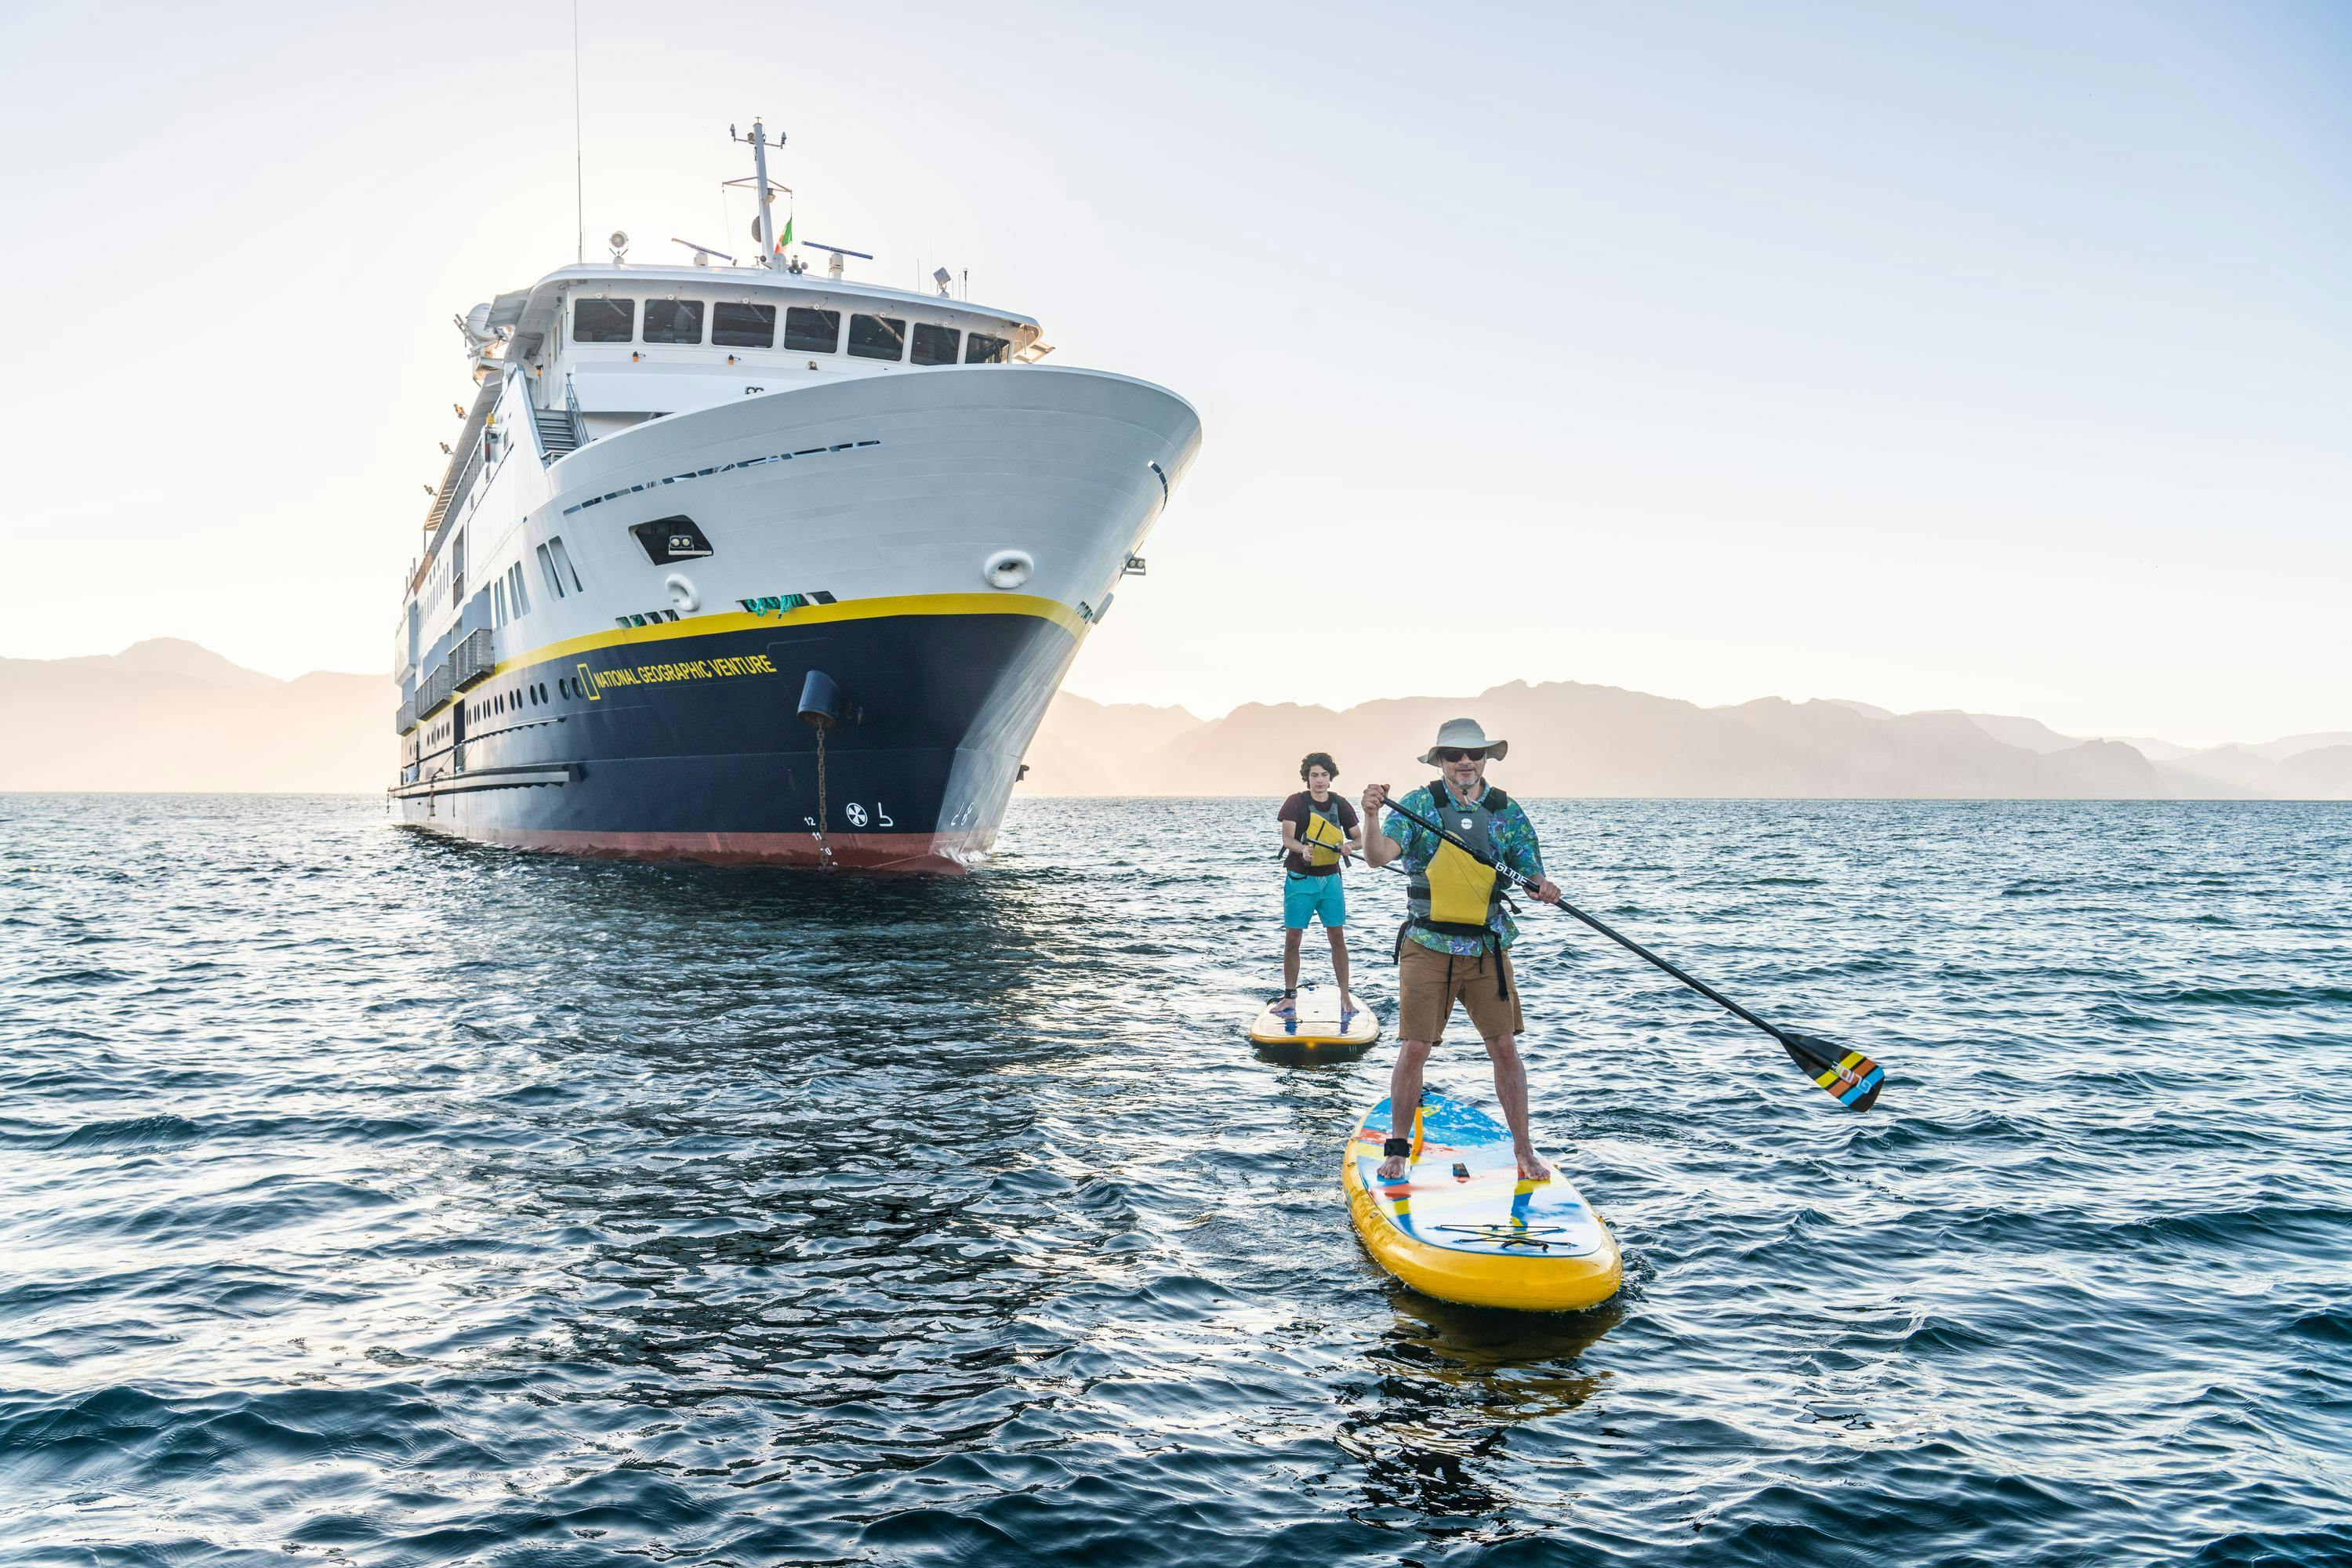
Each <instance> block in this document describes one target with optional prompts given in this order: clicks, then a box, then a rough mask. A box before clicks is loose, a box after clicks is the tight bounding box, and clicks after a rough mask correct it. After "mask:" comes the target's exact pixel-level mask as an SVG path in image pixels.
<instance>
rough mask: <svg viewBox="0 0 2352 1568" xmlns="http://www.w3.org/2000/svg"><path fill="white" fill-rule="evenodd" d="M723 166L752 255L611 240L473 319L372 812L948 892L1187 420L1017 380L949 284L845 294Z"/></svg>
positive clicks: (1194, 445)
mask: <svg viewBox="0 0 2352 1568" xmlns="http://www.w3.org/2000/svg"><path fill="white" fill-rule="evenodd" d="M736 140H737V141H739V142H746V143H748V144H749V147H750V150H751V161H752V177H751V180H749V181H745V182H738V184H748V185H750V186H751V189H752V190H753V192H754V193H755V195H756V198H757V205H758V211H759V214H760V216H759V217H758V218H757V219H756V220H755V226H754V243H753V246H752V247H751V249H753V250H755V251H756V252H757V253H758V254H757V255H756V257H754V258H745V259H743V260H740V261H738V260H736V259H735V258H730V257H728V256H726V255H724V254H723V253H720V252H719V251H716V250H714V249H711V248H709V247H690V246H688V247H687V248H686V249H685V250H681V251H680V253H679V254H678V255H677V257H676V258H675V264H674V265H673V264H670V262H671V260H672V258H668V257H664V258H662V259H661V261H660V262H659V263H657V264H655V265H646V264H642V263H639V262H632V261H629V260H627V259H626V247H627V246H628V240H627V237H625V236H624V235H620V234H615V235H614V236H613V239H612V243H611V246H610V247H609V248H610V249H611V250H612V253H613V255H612V259H611V261H609V262H599V263H593V264H581V265H574V266H572V267H566V268H560V269H558V270H556V271H553V272H551V273H549V274H548V275H547V276H546V277H544V278H541V279H540V280H539V281H538V282H536V283H534V284H532V285H531V286H530V288H528V289H519V290H517V291H515V292H513V293H509V294H501V295H499V296H498V297H497V298H496V299H495V300H491V301H490V302H489V303H488V304H487V305H478V306H476V307H475V308H474V309H473V310H472V311H471V312H469V313H468V314H467V315H466V316H463V317H461V318H459V321H458V325H459V327H460V329H461V331H463V332H464V334H465V339H466V345H467V353H468V354H469V356H470V358H471V362H472V372H473V377H474V381H475V383H476V386H477V391H476V393H475V395H474V398H473V401H472V404H471V405H470V406H467V405H464V404H458V405H456V412H457V415H459V416H462V419H463V425H462V427H461V428H460V429H459V431H458V434H457V439H456V440H455V441H454V442H452V443H450V458H449V463H448V468H447V471H446V473H445V474H444V476H443V478H442V480H441V484H440V486H439V488H438V489H437V490H436V493H435V494H434V497H433V501H432V509H431V510H430V512H429V513H428V514H427V516H426V519H425V531H426V533H427V535H428V537H427V540H426V542H425V549H424V552H423V553H422V555H421V556H420V558H419V559H418V561H417V562H416V563H415V567H414V569H413V570H412V571H411V572H410V574H409V575H408V577H407V580H406V584H405V591H404V602H403V604H402V605H401V612H400V620H399V624H398V626H397V627H396V628H395V630H394V645H393V663H394V671H395V675H396V679H397V680H398V682H399V686H400V692H401V703H400V710H399V715H398V718H397V721H396V723H397V728H398V731H399V735H400V772H399V778H398V781H397V783H396V784H394V785H393V786H392V791H391V793H392V795H393V796H394V800H395V801H396V802H397V810H398V811H399V813H400V815H401V817H402V819H403V820H404V821H405V822H407V823H411V824H414V825H415V826H418V827H420V828H424V829H429V830H435V831H438V832H443V833H447V834H452V835H457V836H460V837H465V838H468V839H476V840H481V841H484V842H488V843H496V844H504V845H512V846H518V847H527V848H534V849H548V850H559V851H568V852H572V853H580V854H592V855H617V856H631V857H682V858H693V859H699V860H710V861H721V862H761V863H773V864H786V865H820V866H829V867H839V868H866V869H875V870H892V871H916V872H942V873H955V872H960V871H962V870H964V869H967V868H970V867H971V866H972V865H974V864H975V863H977V862H978V861H979V860H980V859H982V858H984V857H985V855H986V854H987V852H988V849H989V847H990V846H991V844H992V841H993V839H994V837H995V835H996V832H997V829H998V826H999V824H1000V822H1001V820H1002V818H1003V813H1004V806H1005V802H1006V800H1007V798H1008V797H1009V795H1011V793H1012V790H1013V784H1014V783H1015V781H1016V780H1017V779H1018V778H1019V776H1020V774H1021V771H1022V753H1023V752H1024V750H1025V749H1026V748H1027V746H1028V744H1029V742H1030V738H1031V737H1032V735H1034V732H1035V731H1036V728H1037V725H1038V721H1040V720H1041V719H1042V718H1043V717H1044V715H1045V706H1046V704H1047V702H1048V701H1050V700H1052V698H1053V695H1054V692H1055V689H1057V688H1058V687H1059V686H1060V684H1061V681H1062V678H1063V676H1064V674H1065V673H1066V671H1067V670H1068V668H1069V666H1070V661H1071V659H1072V658H1075V657H1076V653H1077V651H1078V647H1079V645H1080V644H1081V643H1082V642H1083V641H1084V640H1085V639H1086V637H1087V636H1088V635H1089V634H1090V633H1092V632H1093V631H1094V629H1095V628H1096V627H1097V626H1100V625H1101V624H1102V622H1103V619H1104V617H1105V616H1107V615H1108V614H1109V613H1110V611H1111V609H1112V606H1113V603H1114V601H1115V599H1116V596H1117V592H1118V587H1119V585H1120V584H1121V581H1122V579H1123V578H1125V577H1127V576H1129V575H1133V574H1140V573H1141V572H1142V571H1143V569H1144V561H1143V557H1142V555H1141V549H1142V545H1143V542H1144V539H1145V536H1146V535H1147V534H1148V533H1149V532H1150V529H1151V526H1152V524H1153V523H1154V522H1155V521H1158V519H1159V516H1160V512H1161V510H1163V509H1165V508H1166V506H1167V504H1168V501H1169V498H1170V497H1171V495H1172V494H1173V493H1174V491H1175V489H1176V487H1177V486H1178V485H1179V484H1180V483H1181V481H1182V479H1183V478H1184V473H1185V470H1186V469H1187V468H1188V467H1189V466H1190V465H1191V463H1192V458H1193V457H1194V455H1195V453H1197V452H1198V450H1199V449H1200V444H1201V424H1200V419H1199V416H1197V415H1196V414H1195V413H1194V412H1193V410H1192V406H1191V405H1189V404H1187V403H1186V402H1185V401H1184V400H1183V399H1182V398H1181V397H1178V396H1177V395H1174V394H1173V393H1171V392H1168V391H1165V390H1163V389H1162V388H1160V387H1158V386H1154V385H1151V384H1148V383H1146V382H1141V381H1138V380H1134V379H1132V378H1130V377H1127V376H1121V375H1114V374H1108V373H1107V372H1103V371H1094V370H1079V369H1070V368H1062V367H1058V366H1050V365H1046V364H1044V363H1039V362H1040V361H1042V360H1043V358H1044V357H1045V355H1046V354H1047V353H1049V352H1050V348H1049V345H1047V344H1046V343H1045V342H1044V341H1043V340H1042V338H1041V335H1040V329H1039V326H1038V323H1037V322H1036V321H1034V319H1032V318H1031V317H1028V316H1024V315H1020V314H1017V313H1015V312H1013V311H1010V310H998V309H995V308H993V307H990V306H983V305H978V304H974V303H971V301H970V300H966V299H962V298H959V297H958V295H957V292H956V291H955V289H953V288H952V286H951V282H952V280H951V279H950V276H949V275H948V273H947V272H946V271H945V269H944V268H943V269H941V270H940V272H939V273H938V274H936V275H935V278H936V281H937V284H938V292H936V293H932V292H929V291H928V290H923V289H893V288H885V287H882V286H880V285H878V284H875V283H869V282H864V281H857V280H854V279H852V277H851V276H850V275H849V268H848V266H847V260H848V259H849V258H856V256H857V253H856V252H850V251H845V250H842V249H839V248H835V247H818V246H814V245H813V244H811V243H809V242H805V241H803V242H800V243H797V244H796V243H794V242H793V237H792V226H791V222H790V221H789V217H787V219H786V221H784V223H783V225H782V229H781V230H779V228H778V227H777V218H776V216H775V215H776V212H777V205H776V203H775V196H776V195H777V194H778V193H781V192H782V190H783V187H782V186H781V185H777V184H773V183H772V181H771V180H770V178H769V170H768V155H769V153H771V152H772V150H774V149H775V148H777V147H779V146H781V145H782V138H781V137H777V138H774V139H771V138H770V136H769V133H768V132H766V131H765V129H764V127H763V126H762V125H761V124H760V123H758V122H754V124H753V125H752V127H751V131H750V132H749V133H748V135H738V136H737V137H736ZM770 236H773V239H772V241H771V240H770V239H769V237H770ZM677 244H679V245H681V246H684V245H685V244H686V242H683V241H680V242H677ZM689 252H690V254H689ZM812 253H814V255H813V254H812ZM815 258H822V259H823V261H824V267H823V268H822V269H821V270H820V269H818V268H816V266H815ZM865 259H870V258H865Z"/></svg>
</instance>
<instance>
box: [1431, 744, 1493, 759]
mask: <svg viewBox="0 0 2352 1568" xmlns="http://www.w3.org/2000/svg"><path fill="white" fill-rule="evenodd" d="M1437 760H1438V761H1439V762H1441V763H1483V762H1485V761H1486V751H1485V749H1484V748H1482V747H1473V748H1471V749H1470V750H1468V751H1465V750H1463V748H1461V747H1460V746H1440V747H1439V748H1438V749H1437Z"/></svg>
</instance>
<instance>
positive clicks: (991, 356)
mask: <svg viewBox="0 0 2352 1568" xmlns="http://www.w3.org/2000/svg"><path fill="white" fill-rule="evenodd" d="M1012 357H1013V343H1012V342H1011V340H1009V339H1006V338H992V337H990V336H989V335H988V334H987V333H986V332H974V333H972V334H971V336H970V337H968V338H966V339H964V341H963V363H966V364H1003V363H1005V362H1006V361H1008V360H1010V359H1011V358H1012Z"/></svg>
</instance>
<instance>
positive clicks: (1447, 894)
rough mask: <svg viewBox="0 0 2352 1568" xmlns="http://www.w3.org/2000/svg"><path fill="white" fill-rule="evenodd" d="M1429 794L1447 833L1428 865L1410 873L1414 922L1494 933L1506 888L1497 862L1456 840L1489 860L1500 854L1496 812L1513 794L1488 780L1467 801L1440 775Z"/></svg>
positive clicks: (1408, 894) (1453, 932)
mask: <svg viewBox="0 0 2352 1568" xmlns="http://www.w3.org/2000/svg"><path fill="white" fill-rule="evenodd" d="M1429 794H1430V799H1431V801H1432V803H1433V805H1432V806H1431V809H1430V816H1431V818H1432V819H1433V820H1434V821H1436V822H1437V823H1438V824H1439V825H1440V826H1443V827H1444V829H1445V832H1446V835H1447V836H1446V837H1441V838H1440V839H1439V840H1438V841H1437V853H1436V854H1435V855H1433V856H1432V857H1431V858H1430V861H1429V865H1428V867H1427V868H1425V869H1423V870H1420V871H1417V872H1414V873H1412V876H1411V880H1410V884H1409V886H1408V887H1407V889H1406V891H1405V902H1406V907H1407V908H1408V909H1409V910H1411V911H1412V920H1411V922H1410V923H1412V924H1413V925H1416V926H1419V927H1421V928H1422V929H1423V930H1424V931H1439V932H1442V933H1444V935H1447V936H1491V935H1492V934H1493V931H1492V928H1493V926H1494V923H1495V915H1496V911H1497V910H1500V909H1501V908H1502V903H1503V894H1504V893H1505V892H1506V891H1507V890H1508V889H1507V888H1506V887H1505V886H1504V884H1503V882H1502V879H1501V878H1500V876H1499V874H1498V873H1497V871H1496V868H1495V867H1493V866H1491V865H1489V864H1487V863H1486V861H1485V860H1481V859H1480V858H1478V857H1477V856H1476V855H1472V854H1468V853H1466V852H1465V851H1464V849H1463V848H1462V847H1461V846H1460V845H1458V844H1456V843H1454V839H1455V838H1460V839H1462V840H1464V841H1465V842H1466V843H1468V844H1469V845H1471V846H1472V847H1475V848H1476V849H1477V850H1479V851H1480V852H1481V853H1483V854H1485V855H1486V856H1487V857H1488V858H1490V859H1498V858H1500V857H1499V855H1498V854H1497V852H1496V844H1495V833H1494V828H1495V817H1496V814H1498V813H1499V812H1501V811H1502V809H1503V808H1504V806H1505V805H1508V804H1509V797H1508V796H1507V795H1504V793H1503V792H1502V791H1501V790H1500V789H1498V788H1496V787H1495V786H1493V785H1491V784H1490V785H1488V786H1487V788H1486V793H1485V794H1484V795H1481V796H1480V797H1479V799H1478V800H1477V801H1476V802H1475V804H1473V805H1462V804H1461V803H1460V802H1458V801H1456V800H1455V799H1454V797H1453V796H1452V795H1450V794H1448V793H1447V792H1446V788H1445V785H1444V781H1442V780H1440V781H1433V783H1432V784H1430V786H1429Z"/></svg>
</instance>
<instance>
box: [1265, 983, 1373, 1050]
mask: <svg viewBox="0 0 2352 1568" xmlns="http://www.w3.org/2000/svg"><path fill="white" fill-rule="evenodd" d="M1296 1001H1297V1009H1298V1011H1297V1016H1295V1017H1289V1018H1286V1017H1284V1016H1282V1015H1280V1014H1279V1013H1276V1011H1275V1010H1274V1004H1273V1003H1271V1002H1269V1003H1267V1004H1266V1005H1265V1011H1263V1012H1261V1013H1260V1014H1258V1016H1257V1022H1256V1023H1255V1024H1252V1025H1251V1026H1250V1032H1249V1037H1250V1040H1251V1042H1252V1043H1253V1044H1255V1045H1261V1046H1369V1045H1370V1044H1371V1043H1372V1042H1373V1041H1374V1040H1377V1039H1379V1038H1380V1037H1381V1020H1380V1018H1379V1016H1377V1015H1375V1014H1374V1013H1373V1012H1372V1010H1371V1009H1370V1007H1368V1006H1366V1005H1364V999H1363V998H1362V997H1361V996H1359V997H1357V998H1356V1011H1355V1015H1354V1016H1352V1017H1345V1018H1343V1017H1342V1016H1340V1010H1339V992H1338V991H1336V990H1331V991H1326V990H1323V989H1321V988H1320V987H1318V986H1313V985H1310V986H1307V988H1305V989H1304V990H1302V991H1300V992H1299V993H1298V995H1297V998H1296Z"/></svg>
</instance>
